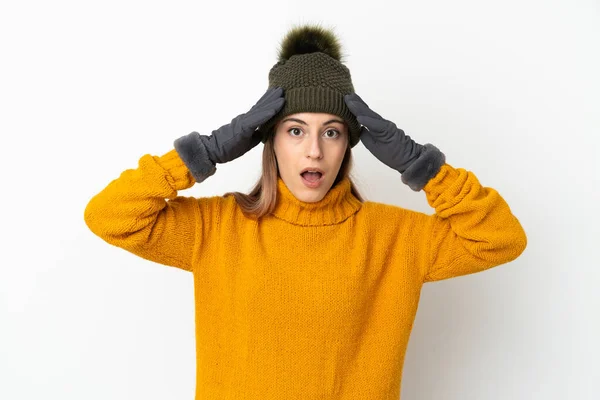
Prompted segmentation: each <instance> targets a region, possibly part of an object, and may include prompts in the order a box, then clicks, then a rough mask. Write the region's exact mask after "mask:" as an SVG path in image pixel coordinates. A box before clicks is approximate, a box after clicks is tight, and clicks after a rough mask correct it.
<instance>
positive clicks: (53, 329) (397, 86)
mask: <svg viewBox="0 0 600 400" xmlns="http://www.w3.org/2000/svg"><path fill="white" fill-rule="evenodd" d="M306 22H318V23H321V24H322V25H324V26H326V27H331V28H334V29H335V32H337V34H338V36H339V37H340V39H341V43H342V46H343V52H344V53H345V54H346V59H345V63H346V65H347V66H348V67H349V69H350V71H351V73H352V79H353V83H354V87H355V90H356V92H357V93H358V94H360V95H361V96H362V97H363V99H364V100H365V101H366V102H367V103H368V104H369V106H370V107H371V108H373V109H374V110H375V111H376V112H378V113H379V114H381V115H382V116H383V117H385V118H387V119H390V120H392V121H394V122H395V123H396V124H397V125H398V127H400V128H402V129H403V130H404V131H405V132H406V134H408V135H410V136H411V137H412V138H413V139H414V140H416V141H417V142H419V143H422V144H423V143H433V144H435V145H436V146H437V147H438V148H440V149H441V150H442V151H443V152H444V153H445V154H446V158H447V161H448V162H449V163H450V164H451V165H453V166H455V167H461V168H465V169H468V170H470V171H473V172H474V173H475V175H476V176H477V177H478V178H479V180H480V182H481V183H482V184H483V185H484V186H489V187H493V188H495V189H496V190H498V191H499V193H500V194H501V195H502V196H503V197H504V198H505V199H506V201H507V202H508V204H509V205H510V206H511V209H512V211H513V213H514V214H515V215H516V216H517V218H519V220H520V221H521V223H522V225H523V227H524V229H525V231H526V233H527V235H528V247H527V249H526V250H525V252H524V253H523V254H522V255H521V256H520V257H519V258H518V259H517V260H515V261H513V262H511V263H508V264H505V265H502V266H499V267H496V268H493V269H491V270H489V271H486V272H482V273H478V274H473V275H468V276H464V277H459V278H454V279H450V280H446V281H440V282H435V283H428V284H426V285H425V286H424V287H423V291H422V296H421V301H420V305H419V310H418V314H417V318H416V321H415V325H414V329H413V331H412V335H411V339H410V343H409V347H408V350H407V355H406V360H405V364H404V372H403V381H402V398H403V399H446V400H454V399H456V400H459V399H460V400H464V399H488V400H492V399H494V400H495V399H498V400H500V399H502V400H504V399H544V400H549V399H581V400H583V399H586V400H591V399H598V398H600V388H598V382H599V381H600V367H599V366H598V359H599V358H600V345H599V344H598V339H599V338H600V294H599V292H600V291H599V289H598V288H599V287H600V258H599V256H598V243H599V242H600V240H599V239H600V228H599V226H600V218H599V217H598V206H599V205H600V189H599V186H600V185H599V183H600V179H599V178H598V175H599V173H600V168H599V166H598V158H597V154H598V149H599V148H600V146H599V140H598V135H599V134H600V95H599V93H600V78H599V74H598V71H600V56H599V51H598V50H599V49H600V5H599V3H598V1H591V0H590V1H583V0H577V1H575V0H570V1H566V0H564V1H548V0H543V1H542V0H538V1H533V0H506V1H503V2H485V1H475V0H471V1H469V0H456V1H452V2H448V1H420V2H412V1H411V2H408V1H397V2H390V1H379V0H369V1H366V2H363V1H356V2H348V1H328V2H324V1H312V0H305V1H297V2H285V1H254V2H230V1H228V2H199V1H197V2H169V3H167V2H164V1H162V2H156V1H144V2H142V1H137V2H133V1H123V0H120V1H103V2H81V1H54V2H41V1H38V2H31V1H29V2H28V1H20V2H16V1H13V2H3V3H2V5H1V6H0V46H1V48H0V50H1V58H2V61H1V63H0V72H1V74H0V132H1V139H0V146H1V149H2V156H1V158H0V163H1V168H2V175H3V179H2V185H1V186H2V196H1V200H0V201H1V206H2V219H1V226H2V230H1V231H0V232H2V233H1V234H2V241H1V242H0V243H1V246H2V252H1V259H0V265H1V268H0V398H2V399H7V400H8V399H10V400H13V399H19V400H21V399H34V398H46V399H63V400H67V399H89V400H92V399H111V400H117V399H167V398H168V399H192V398H193V395H194V388H195V347H194V344H195V337H194V334H195V332H194V299H193V279H192V275H191V274H189V273H187V272H185V271H181V270H178V269H176V268H171V267H167V266H163V265H160V264H155V263H152V262H150V261H146V260H144V259H141V258H138V257H136V256H134V255H132V254H130V253H127V252H126V251H124V250H121V249H119V248H117V247H113V246H111V245H108V244H106V243H105V242H103V241H102V240H101V239H100V238H98V237H96V236H95V235H94V234H93V233H92V232H91V231H89V230H88V228H87V226H86V225H85V223H84V219H83V211H84V208H85V206H86V204H87V202H88V201H89V200H90V198H91V197H92V196H93V195H95V194H96V193H98V192H99V191H100V190H102V189H103V188H104V187H105V186H106V185H107V184H108V183H109V182H110V181H111V180H113V179H115V178H117V177H118V176H119V174H120V173H121V172H122V171H123V170H125V169H128V168H136V167H137V162H138V159H139V158H140V157H141V156H142V155H144V154H154V155H161V154H163V153H166V152H167V151H169V150H170V149H172V145H173V141H174V140H175V139H176V138H178V137H180V136H182V135H185V134H187V133H189V132H191V131H194V130H195V131H199V132H201V133H203V134H210V132H211V131H212V130H214V129H216V128H218V127H220V126H221V125H223V124H225V123H229V122H230V121H231V119H232V118H233V117H235V116H236V115H238V114H241V113H243V112H246V111H247V110H248V109H249V108H250V107H251V106H252V105H253V104H254V103H255V102H256V101H257V100H258V99H259V97H260V96H261V95H262V94H263V93H264V91H265V90H266V88H267V84H268V71H269V69H270V68H271V66H272V65H273V64H274V63H275V62H276V61H277V60H276V56H277V53H276V52H277V46H278V42H279V40H280V39H281V38H282V37H283V35H284V34H285V32H286V31H287V29H288V28H290V27H291V26H292V24H299V23H306ZM262 147H263V145H262V144H260V145H259V146H257V147H256V148H254V149H253V150H251V151H250V152H248V153H247V154H246V155H245V156H244V157H242V158H239V159H237V160H235V161H233V162H231V163H228V164H221V165H218V166H217V168H218V169H217V173H216V174H215V175H214V176H212V177H211V178H209V179H208V180H206V181H205V182H203V183H202V184H197V185H195V186H194V187H192V188H191V189H188V190H186V191H183V192H181V193H180V194H182V195H194V196H209V195H214V194H223V193H225V192H226V191H231V190H239V191H246V192H247V191H248V190H249V189H250V188H251V186H252V185H253V183H254V182H255V181H256V179H257V178H258V176H259V173H260V160H261V154H262ZM353 152H354V156H355V167H354V170H353V171H354V179H355V181H356V183H357V184H358V186H359V188H360V189H361V190H362V192H363V193H364V194H365V196H366V197H367V198H368V199H369V200H372V201H379V202H385V203H389V204H395V205H398V206H401V207H405V208H410V209H414V210H419V211H423V212H426V213H428V214H431V213H433V212H434V210H433V209H432V208H431V207H429V205H428V204H427V201H426V198H425V194H424V192H418V193H415V192H412V191H411V190H410V189H409V188H408V187H406V186H405V185H404V184H403V183H402V182H401V180H400V175H399V174H398V173H397V172H395V171H393V170H391V169H390V168H388V167H386V166H385V165H384V164H382V163H381V162H379V161H378V160H377V159H376V158H375V157H374V156H373V155H372V154H371V153H370V152H369V151H368V150H367V149H366V148H365V147H364V146H363V145H362V143H360V144H358V145H357V146H356V147H355V148H354V149H353ZM373 400H376V399H373Z"/></svg>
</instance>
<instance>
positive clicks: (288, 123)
mask: <svg viewBox="0 0 600 400" xmlns="http://www.w3.org/2000/svg"><path fill="white" fill-rule="evenodd" d="M300 121H302V122H300ZM337 121H342V122H337ZM267 137H268V139H267V140H266V142H265V145H264V148H263V155H262V175H261V177H260V178H259V180H258V181H257V183H256V184H255V186H254V188H253V189H252V190H251V191H250V193H248V194H245V193H240V192H228V193H225V195H224V196H228V195H232V196H234V197H235V199H236V201H237V203H238V205H239V206H240V207H241V208H242V210H243V212H244V213H245V214H246V215H247V216H250V217H254V218H260V217H262V216H263V215H265V214H268V213H269V212H271V211H273V209H274V208H275V205H276V202H277V180H278V178H279V177H281V179H282V180H283V182H284V183H285V185H286V186H287V187H288V188H289V190H290V191H291V192H292V193H293V194H294V196H295V197H296V198H298V199H299V200H301V201H304V202H316V201H319V200H321V199H322V198H323V197H325V195H326V194H327V192H328V191H329V189H331V187H333V186H335V185H336V184H337V183H338V182H339V181H341V180H342V179H344V178H346V177H348V178H350V170H351V168H352V150H351V146H350V145H349V143H348V126H347V124H346V123H345V122H343V120H342V119H341V118H340V117H339V116H336V115H333V114H327V113H314V112H303V113H296V114H291V115H288V116H286V117H285V118H282V119H281V120H280V121H277V123H276V124H275V125H274V127H273V132H271V134H269V135H267ZM305 168H319V169H321V170H323V171H324V173H325V174H324V175H323V177H322V182H321V185H320V186H319V187H318V188H315V189H312V188H308V187H307V186H306V185H305V184H304V183H303V182H302V176H301V175H300V173H301V172H302V170H303V169H305ZM350 182H351V192H352V194H353V195H354V196H355V197H356V198H357V199H359V200H360V201H364V200H363V197H362V196H361V194H360V193H359V191H358V189H357V188H356V186H355V185H354V183H353V182H352V180H350Z"/></svg>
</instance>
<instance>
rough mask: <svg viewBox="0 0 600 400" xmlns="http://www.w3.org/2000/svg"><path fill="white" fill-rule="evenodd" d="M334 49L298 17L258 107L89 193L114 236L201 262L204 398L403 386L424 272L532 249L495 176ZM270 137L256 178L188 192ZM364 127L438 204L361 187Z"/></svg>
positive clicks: (148, 255)
mask: <svg viewBox="0 0 600 400" xmlns="http://www.w3.org/2000/svg"><path fill="white" fill-rule="evenodd" d="M339 49H340V47H339V43H338V42H337V41H336V38H335V36H333V34H332V33H331V32H330V31H328V30H326V29H323V28H321V27H318V26H303V27H298V28H294V29H293V30H292V31H290V32H289V33H288V35H287V36H286V38H285V40H284V42H283V45H282V49H281V51H280V54H279V61H278V62H277V64H275V66H274V67H273V68H272V69H271V71H270V73H269V88H268V90H267V91H266V92H265V94H264V95H263V96H262V97H261V98H260V99H259V100H258V102H257V103H256V104H255V105H254V106H253V107H252V108H251V109H250V110H249V111H248V112H246V113H243V114H240V115H238V116H237V117H235V118H234V119H232V121H231V123H229V124H226V125H223V126H222V127H220V128H219V129H217V130H214V131H213V132H212V134H211V135H201V134H199V133H198V132H192V133H190V134H188V135H185V136H182V137H180V138H178V139H177V140H175V142H174V148H173V149H171V150H170V151H168V152H166V153H165V154H163V155H162V156H154V155H150V154H146V155H144V156H143V157H141V158H140V160H139V166H138V168H136V169H128V170H125V171H124V172H123V173H121V175H120V176H119V177H118V178H117V179H115V180H113V181H112V182H110V183H109V184H108V186H107V187H106V188H105V189H104V190H102V191H101V192H100V193H98V194H96V195H95V196H94V197H93V198H92V199H91V200H90V202H89V203H88V205H87V207H86V209H85V221H86V223H87V225H88V227H89V228H90V229H91V230H92V232H94V233H95V234H96V235H98V236H99V237H101V238H102V239H103V240H105V241H106V242H108V243H110V244H112V245H115V246H119V247H121V248H123V249H125V250H127V251H129V252H132V253H134V254H136V255H138V256H140V257H143V258H145V259H147V260H151V261H154V262H157V263H160V264H164V265H168V266H173V267H177V268H181V269H183V270H186V271H189V272H191V273H192V276H193V279H194V288H195V312H196V315H195V317H196V342H197V343H196V346H197V348H196V351H197V371H196V376H197V385H196V398H198V399H261V400H266V399H381V400H383V399H398V398H399V396H400V387H401V385H400V382H401V376H402V367H403V362H404V356H405V351H406V348H407V345H408V340H409V336H410V332H411V329H412V325H413V321H414V317H415V315H416V312H417V306H418V302H419V296H420V291H421V287H422V285H423V284H424V283H426V282H431V281H438V280H442V279H447V278H452V277H456V276H461V275H466V274H471V273H475V272H479V271H483V270H486V269H489V268H492V267H494V266H497V265H500V264H504V263H507V262H509V261H512V260H514V259H515V258H517V257H518V256H519V255H520V254H521V253H522V252H523V250H524V249H525V247H526V244H527V238H526V235H525V232H524V230H523V228H522V227H521V225H520V223H519V221H518V219H517V218H516V217H515V216H514V215H513V214H512V212H511V210H510V208H509V206H508V204H507V203H506V202H505V201H504V199H503V198H502V197H501V196H500V194H499V193H498V192H497V191H496V190H494V189H492V188H490V187H484V186H482V185H481V184H480V183H479V181H478V179H477V177H476V176H475V175H474V174H473V172H471V171H467V170H465V169H463V168H456V167H453V166H451V165H450V164H448V163H447V162H446V159H445V155H444V154H443V153H442V152H441V151H440V150H439V149H437V148H436V147H435V146H433V145H432V144H429V143H428V144H425V145H420V144H418V143H417V142H415V141H414V140H412V139H411V138H410V137H409V136H407V135H405V134H404V132H403V131H402V130H401V129H399V128H397V127H396V125H395V124H394V123H393V122H391V121H389V120H386V119H384V118H383V117H381V116H380V115H379V114H377V113H376V112H374V111H373V110H371V109H370V108H369V106H368V105H367V104H366V103H365V102H364V101H363V100H362V99H361V98H360V96H358V95H357V94H356V93H355V91H354V88H353V86H352V83H351V79H350V73H349V71H348V69H347V68H346V67H345V66H344V65H343V64H342V63H341V62H340V56H339ZM261 141H262V142H263V143H264V144H265V145H264V149H263V165H262V176H261V178H260V179H259V181H258V183H257V184H256V186H255V188H254V189H253V190H252V191H251V192H250V193H248V194H243V193H237V192H235V193H227V194H225V195H223V196H212V197H200V198H194V197H184V196H179V195H178V191H180V190H184V189H187V188H190V187H191V186H193V185H194V184H195V183H201V182H203V181H204V180H205V179H207V178H208V177H210V176H212V175H214V174H215V172H216V165H217V164H221V163H227V162H230V161H232V160H234V159H236V158H238V157H241V156H242V155H243V154H245V153H246V152H247V151H249V150H250V149H252V148H253V147H255V146H256V145H258V144H259V143H260V142H261ZM358 142H362V143H363V144H364V146H365V147H366V148H367V149H368V150H370V151H371V152H372V153H373V154H374V155H375V156H376V157H377V158H378V159H379V160H381V161H382V162H383V163H385V164H386V165H387V166H389V167H390V168H393V169H395V170H397V171H398V172H399V173H400V174H401V175H400V177H401V180H402V182H403V183H405V184H407V185H408V186H409V187H410V188H411V189H412V190H415V191H421V190H423V191H424V192H425V195H426V198H427V201H428V203H429V204H430V205H431V207H433V208H434V209H435V214H433V215H427V214H425V213H421V212H416V211H412V210H408V209H404V208H401V207H398V206H394V205H388V204H382V203H376V202H371V201H365V200H364V199H363V198H362V197H361V196H360V194H359V193H358V190H357V188H356V187H355V186H354V184H353V182H352V180H351V179H350V177H349V172H350V168H351V165H352V159H351V156H352V153H351V148H352V147H353V146H355V145H356V144H357V143H358Z"/></svg>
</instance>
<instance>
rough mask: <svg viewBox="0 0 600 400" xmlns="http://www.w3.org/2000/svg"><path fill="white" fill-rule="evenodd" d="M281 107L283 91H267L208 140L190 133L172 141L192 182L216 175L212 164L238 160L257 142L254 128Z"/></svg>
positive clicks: (279, 88)
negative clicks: (190, 175)
mask: <svg viewBox="0 0 600 400" xmlns="http://www.w3.org/2000/svg"><path fill="white" fill-rule="evenodd" d="M284 103H285V98H284V97H283V88H281V87H276V88H269V89H267V91H266V92H265V93H264V94H263V96H262V97H261V98H260V99H259V100H258V101H257V102H256V104H255V105H254V106H252V108H251V109H250V110H249V111H248V112H246V113H243V114H240V115H238V116H237V117H235V118H233V119H232V120H231V122H230V123H229V124H225V125H223V126H221V127H220V128H219V129H216V130H214V131H212V134H211V135H210V136H207V135H201V134H199V133H198V132H192V133H189V134H187V135H185V136H182V137H180V138H178V139H177V140H175V142H174V143H173V145H174V147H175V150H176V151H177V153H178V154H179V156H180V158H181V159H182V161H183V162H184V163H185V164H186V166H187V167H188V169H189V170H190V172H191V174H192V176H193V177H194V179H195V180H196V182H198V183H199V182H202V181H204V180H205V179H206V178H208V177H209V176H211V175H214V173H215V172H216V164H224V163H227V162H230V161H232V160H235V159H236V158H238V157H241V156H242V155H244V154H245V153H247V152H248V151H250V150H251V149H252V148H254V147H255V146H256V145H258V144H259V143H260V142H261V139H262V136H263V132H261V131H260V130H258V129H257V128H258V126H259V125H260V124H262V123H264V122H266V121H268V120H269V119H270V118H271V117H272V116H274V115H275V114H277V113H278V112H279V111H280V110H281V108H283V105H284Z"/></svg>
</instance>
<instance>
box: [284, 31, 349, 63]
mask: <svg viewBox="0 0 600 400" xmlns="http://www.w3.org/2000/svg"><path fill="white" fill-rule="evenodd" d="M341 49H342V46H341V44H340V41H339V39H338V38H337V37H336V36H335V35H334V33H333V31H332V30H328V29H325V28H323V27H321V26H320V25H304V26H296V27H294V28H292V29H291V30H290V31H289V32H288V33H287V34H286V36H285V37H284V38H283V40H282V41H281V43H280V46H279V52H278V59H279V61H285V60H288V59H289V58H290V57H291V56H293V55H296V54H307V53H315V52H321V53H325V54H327V55H329V56H330V57H332V58H334V59H335V60H337V61H340V62H341V61H342V52H341Z"/></svg>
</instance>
